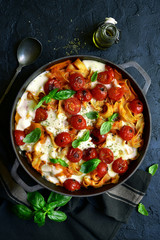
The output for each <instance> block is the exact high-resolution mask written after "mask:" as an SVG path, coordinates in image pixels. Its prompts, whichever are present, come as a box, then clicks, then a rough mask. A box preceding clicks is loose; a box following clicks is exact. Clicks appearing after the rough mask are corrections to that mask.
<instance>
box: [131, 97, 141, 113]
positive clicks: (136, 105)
mask: <svg viewBox="0 0 160 240" xmlns="http://www.w3.org/2000/svg"><path fill="white" fill-rule="evenodd" d="M129 108H130V110H131V111H132V112H133V113H135V114H138V113H141V112H143V103H142V102H141V101H140V100H139V99H134V100H133V101H131V102H130V103H129Z"/></svg>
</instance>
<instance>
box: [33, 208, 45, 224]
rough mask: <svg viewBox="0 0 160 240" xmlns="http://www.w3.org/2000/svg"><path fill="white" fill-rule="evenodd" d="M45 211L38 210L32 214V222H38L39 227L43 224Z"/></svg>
mask: <svg viewBox="0 0 160 240" xmlns="http://www.w3.org/2000/svg"><path fill="white" fill-rule="evenodd" d="M45 218H46V213H44V212H42V211H38V212H36V213H35V215H34V222H35V223H37V224H38V226H39V227H41V226H43V225H44V224H45Z"/></svg>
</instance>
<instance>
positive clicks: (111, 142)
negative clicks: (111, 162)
mask: <svg viewBox="0 0 160 240" xmlns="http://www.w3.org/2000/svg"><path fill="white" fill-rule="evenodd" d="M105 147H106V148H109V149H111V150H112V152H113V155H114V159H117V158H120V157H122V159H123V160H128V159H134V158H135V157H136V156H137V149H136V148H133V147H130V146H129V145H128V144H127V143H126V142H125V141H124V140H122V139H121V138H120V137H119V136H117V135H112V133H109V134H108V135H107V139H106V145H105Z"/></svg>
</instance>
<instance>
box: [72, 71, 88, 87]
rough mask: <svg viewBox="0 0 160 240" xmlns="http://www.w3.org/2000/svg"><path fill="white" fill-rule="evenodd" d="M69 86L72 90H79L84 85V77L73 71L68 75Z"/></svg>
mask: <svg viewBox="0 0 160 240" xmlns="http://www.w3.org/2000/svg"><path fill="white" fill-rule="evenodd" d="M69 82H70V86H71V88H72V89H73V90H75V91H78V90H81V89H82V88H83V87H84V85H85V79H84V77H83V76H82V75H81V74H80V73H73V74H71V75H70V76H69Z"/></svg>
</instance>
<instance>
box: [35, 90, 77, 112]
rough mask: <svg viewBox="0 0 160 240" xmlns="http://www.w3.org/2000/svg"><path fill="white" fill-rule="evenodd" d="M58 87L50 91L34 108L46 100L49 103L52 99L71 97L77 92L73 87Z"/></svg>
mask: <svg viewBox="0 0 160 240" xmlns="http://www.w3.org/2000/svg"><path fill="white" fill-rule="evenodd" d="M57 91H58V88H55V89H53V90H52V91H50V92H49V94H48V95H46V96H44V97H43V98H42V99H41V100H40V101H39V103H38V104H37V105H36V107H35V108H34V109H35V110H36V109H37V108H39V107H40V106H41V105H42V104H43V103H44V102H46V103H49V102H50V101H51V100H52V99H56V100H65V99H68V98H70V97H71V96H72V95H73V94H75V91H73V90H71V89H64V90H60V91H58V92H57Z"/></svg>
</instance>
